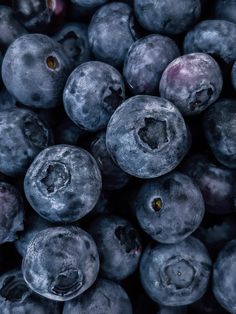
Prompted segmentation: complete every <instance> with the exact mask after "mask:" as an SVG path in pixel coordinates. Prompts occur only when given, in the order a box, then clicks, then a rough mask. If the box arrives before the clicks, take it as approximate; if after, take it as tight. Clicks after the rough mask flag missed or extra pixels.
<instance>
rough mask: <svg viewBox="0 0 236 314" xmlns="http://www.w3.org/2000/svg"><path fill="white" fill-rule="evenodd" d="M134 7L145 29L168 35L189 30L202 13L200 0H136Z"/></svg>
mask: <svg viewBox="0 0 236 314" xmlns="http://www.w3.org/2000/svg"><path fill="white" fill-rule="evenodd" d="M134 8H135V15H136V17H137V19H138V21H139V23H140V24H141V25H142V26H143V27H144V28H145V29H147V30H148V31H150V32H153V33H158V34H166V35H176V34H179V33H182V32H185V31H187V30H188V29H189V28H190V27H191V26H192V25H193V24H194V23H196V22H197V20H198V18H199V16H200V13H201V3H200V0H179V1H178V2H176V1H175V0H157V1H154V0H135V1H134Z"/></svg>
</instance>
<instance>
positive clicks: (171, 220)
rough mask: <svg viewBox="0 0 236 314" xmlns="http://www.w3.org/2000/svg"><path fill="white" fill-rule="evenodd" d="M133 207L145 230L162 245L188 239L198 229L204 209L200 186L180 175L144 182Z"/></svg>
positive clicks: (171, 174) (168, 175) (172, 173)
mask: <svg viewBox="0 0 236 314" xmlns="http://www.w3.org/2000/svg"><path fill="white" fill-rule="evenodd" d="M133 207H134V210H135V214H136V217H137V219H138V222H139V224H140V225H141V227H142V228H143V230H144V231H146V232H147V233H148V234H149V235H150V236H151V237H152V238H153V239H154V240H157V241H159V242H162V243H177V242H180V241H182V240H184V239H185V238H187V237H188V236H189V235H190V234H191V233H192V232H194V231H195V230H196V229H197V228H198V227H199V225H200V223H201V221H202V219H203V216H204V208H205V207H204V201H203V198H202V195H201V192H200V190H199V188H198V186H197V185H196V184H195V183H194V182H193V181H192V179H191V178H190V177H188V176H186V175H184V174H182V173H180V172H171V173H169V174H167V175H165V176H162V177H160V178H158V179H155V180H152V181H148V182H145V183H143V185H142V186H141V189H140V190H139V191H138V193H137V195H136V197H135V200H134V203H133Z"/></svg>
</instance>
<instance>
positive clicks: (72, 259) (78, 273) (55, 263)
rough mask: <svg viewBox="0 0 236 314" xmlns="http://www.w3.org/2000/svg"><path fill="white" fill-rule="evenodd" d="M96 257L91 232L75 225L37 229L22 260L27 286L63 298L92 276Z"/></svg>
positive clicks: (85, 284) (80, 289)
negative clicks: (39, 230) (38, 230)
mask: <svg viewBox="0 0 236 314" xmlns="http://www.w3.org/2000/svg"><path fill="white" fill-rule="evenodd" d="M98 271H99V257H98V252H97V248H96V245H95V243H94V241H93V239H92V238H91V236H90V235H89V234H88V233H87V232H85V231H84V230H82V229H80V228H78V227H55V228H49V229H45V230H43V231H41V232H39V233H38V234H37V235H36V236H35V238H33V240H32V241H31V242H30V244H29V246H28V248H27V252H26V255H25V256H24V259H23V262H22V272H23V276H24V279H25V281H26V283H27V284H28V286H29V287H30V289H32V290H33V291H35V292H36V293H38V294H40V295H42V296H44V297H46V298H48V299H51V300H56V301H67V300H70V299H73V298H75V297H76V296H78V295H80V294H81V293H83V292H84V291H85V290H87V289H88V288H89V287H90V286H91V285H92V284H93V283H94V281H95V280H96V277H97V274H98Z"/></svg>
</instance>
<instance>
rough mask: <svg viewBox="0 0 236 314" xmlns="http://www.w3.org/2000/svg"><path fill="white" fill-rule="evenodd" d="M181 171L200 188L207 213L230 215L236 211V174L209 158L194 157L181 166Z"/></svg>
mask: <svg viewBox="0 0 236 314" xmlns="http://www.w3.org/2000/svg"><path fill="white" fill-rule="evenodd" d="M181 171H182V172H184V173H185V174H187V175H188V176H190V177H191V178H192V179H193V180H194V181H195V182H196V183H197V185H198V186H199V188H200V190H201V192H202V195H203V198H204V201H205V204H206V211H207V212H210V213H213V214H223V215H225V214H228V213H232V212H234V211H235V208H234V194H235V193H234V189H235V184H236V181H235V180H236V175H235V172H234V171H233V170H231V169H228V168H225V167H224V166H221V165H219V164H216V163H213V162H212V161H210V160H209V159H208V158H207V156H205V155H202V154H198V155H192V156H191V157H189V158H188V159H186V160H185V161H184V162H183V164H182V165H181Z"/></svg>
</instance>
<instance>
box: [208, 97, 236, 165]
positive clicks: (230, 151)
mask: <svg viewBox="0 0 236 314" xmlns="http://www.w3.org/2000/svg"><path fill="white" fill-rule="evenodd" d="M203 128H204V132H205V136H206V139H207V142H208V144H209V146H210V148H211V150H212V152H213V154H214V156H215V157H216V159H217V160H218V161H219V162H220V163H221V164H223V165H224V166H226V167H229V168H232V169H236V101H235V100H233V99H224V100H219V101H217V102H216V103H214V104H213V105H212V106H211V107H210V108H208V110H207V111H206V112H205V114H204V117H203Z"/></svg>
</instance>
